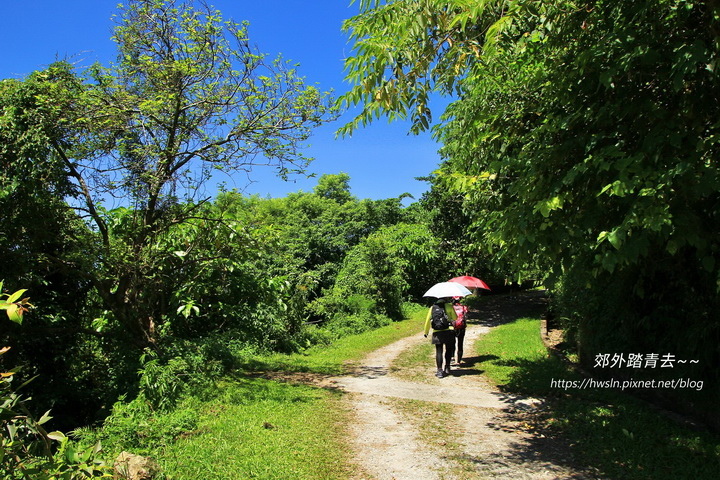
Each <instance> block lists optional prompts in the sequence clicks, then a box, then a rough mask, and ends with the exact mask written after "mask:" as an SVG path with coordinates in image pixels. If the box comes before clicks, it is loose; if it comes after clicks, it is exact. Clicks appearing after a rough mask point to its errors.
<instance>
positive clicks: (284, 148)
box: [3, 0, 333, 345]
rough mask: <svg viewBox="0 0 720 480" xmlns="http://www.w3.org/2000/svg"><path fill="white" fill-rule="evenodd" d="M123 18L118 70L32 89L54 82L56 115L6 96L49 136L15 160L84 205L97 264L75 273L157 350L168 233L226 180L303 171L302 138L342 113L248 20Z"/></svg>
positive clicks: (192, 12) (164, 7) (175, 7)
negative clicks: (58, 175)
mask: <svg viewBox="0 0 720 480" xmlns="http://www.w3.org/2000/svg"><path fill="white" fill-rule="evenodd" d="M121 9H122V10H121V15H120V16H119V19H118V23H117V26H116V27H115V35H114V37H113V38H114V40H115V41H116V43H117V48H118V57H117V61H116V62H115V63H113V64H111V65H110V66H108V67H103V66H100V65H94V66H92V67H91V68H90V69H89V71H88V73H87V75H86V76H80V75H77V74H75V73H74V72H72V70H71V68H70V66H69V65H67V64H62V63H61V64H57V65H53V66H52V67H51V68H50V69H49V70H48V73H46V74H38V75H35V76H34V77H33V78H32V79H31V80H32V81H38V82H40V83H41V84H43V85H45V88H46V90H47V95H46V96H44V97H42V98H41V99H40V101H42V102H43V106H47V105H50V106H54V108H48V109H46V110H47V111H46V110H42V109H38V108H37V105H32V104H31V103H32V101H35V102H36V103H37V101H38V100H37V99H35V100H33V98H34V97H24V98H19V97H18V96H17V95H14V96H13V95H7V94H6V95H4V98H3V106H4V107H5V108H3V117H4V118H3V122H5V123H6V124H8V125H15V124H16V123H17V122H16V117H17V116H18V115H20V116H23V115H24V117H23V118H30V119H31V121H32V122H35V123H34V125H33V128H34V129H36V130H39V131H40V132H41V135H40V134H39V135H37V136H34V137H32V138H28V137H27V136H26V135H21V134H19V133H18V134H17V135H15V136H14V137H13V138H11V139H10V142H11V143H12V144H13V145H20V144H26V143H28V142H33V143H34V144H36V145H39V147H38V148H37V149H35V150H34V151H29V150H28V149H26V150H25V153H21V154H20V155H19V156H17V157H15V158H11V159H10V161H11V162H15V163H17V162H20V161H26V162H27V161H28V159H30V160H29V162H30V163H31V164H32V167H33V168H47V167H42V165H45V164H49V165H53V166H54V167H52V169H53V172H55V171H58V170H60V171H62V172H63V173H64V175H65V178H66V179H68V180H69V188H70V193H71V194H72V195H71V197H72V199H71V205H72V207H74V209H75V211H76V212H77V214H78V215H80V216H81V217H83V218H84V219H85V220H86V221H87V222H88V225H89V226H90V227H91V229H92V231H93V232H94V233H95V234H96V238H95V239H94V240H93V241H92V242H91V243H88V244H86V245H85V248H87V249H88V252H87V253H89V255H90V258H91V260H90V262H89V265H90V268H88V264H86V265H84V266H80V265H76V267H77V270H76V271H77V273H78V274H79V275H80V276H82V277H86V278H87V279H88V281H90V282H91V283H92V285H93V286H94V289H95V291H96V292H97V294H98V296H99V297H100V298H101V300H102V303H103V305H104V308H105V309H107V310H108V311H110V312H111V315H112V317H113V318H114V320H116V321H117V322H119V325H121V326H122V330H124V331H126V332H128V333H130V335H131V337H132V339H133V341H134V342H135V343H136V344H138V345H146V344H149V343H153V342H154V341H155V339H156V332H157V330H156V327H157V325H158V324H159V323H160V322H161V321H162V317H163V315H165V314H166V313H167V304H166V302H165V299H164V298H165V296H166V294H167V292H166V288H167V285H168V282H167V281H168V279H169V278H170V277H172V274H171V273H169V272H161V271H160V269H159V268H158V267H159V266H160V265H161V264H162V263H163V262H165V259H166V258H167V257H168V256H171V255H173V253H172V252H167V251H162V250H160V249H158V248H157V247H158V246H159V245H161V244H162V243H163V242H162V238H163V236H164V235H166V234H167V233H168V232H169V231H170V229H172V228H173V226H174V225H177V224H180V223H183V222H184V221H186V220H187V219H188V218H190V217H192V216H193V215H194V214H195V213H196V211H197V205H200V204H202V203H203V201H204V199H203V195H204V194H205V190H204V188H205V186H206V185H207V182H208V181H209V180H210V179H211V177H212V175H213V174H215V173H218V172H224V173H228V174H232V173H237V172H240V173H246V174H247V173H250V171H251V170H252V169H253V168H254V167H255V166H258V165H266V166H269V167H273V168H276V169H277V171H278V173H279V175H281V176H287V175H290V174H293V173H298V172H302V171H304V169H305V168H306V166H307V164H308V162H309V161H310V159H309V158H306V157H305V156H304V155H303V153H302V151H301V149H302V146H303V142H304V141H305V140H306V139H307V138H308V137H309V135H310V133H311V130H312V128H313V127H315V126H317V125H319V124H321V123H322V122H324V121H325V120H327V119H329V118H330V117H331V116H332V112H333V109H332V107H330V106H329V105H330V104H329V102H328V98H327V96H326V95H324V94H321V93H320V92H319V91H318V90H317V89H316V88H315V87H311V86H306V85H305V83H304V81H303V79H302V78H300V77H299V76H298V75H297V73H296V71H295V70H294V69H292V68H290V67H289V66H288V65H287V64H286V63H285V62H283V61H282V60H281V59H280V58H278V59H275V60H270V59H268V58H267V57H266V56H265V55H263V54H261V53H259V52H258V51H257V50H256V49H255V48H254V47H253V46H252V44H251V42H250V39H249V38H248V34H247V24H237V23H233V22H225V21H223V19H222V18H221V15H220V13H219V12H218V11H215V10H212V9H211V8H210V7H208V6H207V5H205V4H204V3H199V4H197V5H196V4H195V3H194V2H180V1H174V0H169V1H163V0H132V1H130V2H128V3H127V5H126V6H124V7H121ZM53 72H54V73H53ZM58 72H59V73H58ZM51 73H53V74H52V75H51ZM13 85H15V86H17V87H18V89H22V82H13ZM18 89H14V87H13V88H10V90H12V92H11V93H13V94H14V93H17V92H18V91H19V90H18ZM4 93H7V92H4ZM30 111H33V112H35V113H36V114H35V115H33V114H28V112H30ZM15 131H16V133H17V132H18V130H17V129H16V130H15ZM40 147H42V148H40ZM17 150H18V151H20V150H21V149H20V148H19V147H18V149H17ZM113 200H119V201H120V202H121V203H122V204H123V205H125V206H128V207H130V210H129V211H128V212H127V213H122V214H119V215H118V214H114V213H109V212H108V211H107V210H105V209H104V208H103V205H105V204H107V203H108V202H112V201H113ZM168 276H169V277H168ZM165 277H167V278H165ZM176 281H177V280H176ZM170 284H172V283H170Z"/></svg>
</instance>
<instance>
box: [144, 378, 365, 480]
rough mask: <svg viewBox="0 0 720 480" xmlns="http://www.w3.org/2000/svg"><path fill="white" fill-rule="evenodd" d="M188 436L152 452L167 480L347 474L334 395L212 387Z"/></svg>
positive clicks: (253, 383)
mask: <svg viewBox="0 0 720 480" xmlns="http://www.w3.org/2000/svg"><path fill="white" fill-rule="evenodd" d="M219 388H220V389H221V390H222V393H221V395H220V396H219V397H218V398H217V399H215V400H214V401H212V402H209V403H207V404H205V405H204V406H203V411H202V414H201V416H202V420H201V422H200V423H199V428H198V430H197V431H196V432H194V433H193V434H190V435H187V436H186V437H185V438H181V439H179V440H178V441H176V442H174V443H173V444H172V445H170V446H169V447H166V448H165V449H164V451H162V452H159V455H158V456H159V459H160V461H161V463H162V464H163V470H164V472H165V473H166V474H167V475H168V476H169V477H170V478H173V479H187V480H190V479H204V480H226V479H227V480H230V479H240V478H243V479H244V478H248V479H250V478H257V479H288V478H293V479H308V480H310V479H318V478H327V479H342V478H348V477H349V476H350V472H351V470H352V467H351V465H350V463H349V461H348V452H347V448H346V446H345V442H344V438H345V437H346V433H345V431H344V429H343V425H345V424H346V423H347V422H344V421H338V420H342V418H343V416H344V415H346V414H347V413H346V412H345V411H344V410H343V406H342V403H341V402H340V398H339V394H337V393H333V392H330V391H327V390H322V389H318V388H312V387H309V386H304V385H292V384H287V383H281V382H276V381H271V380H265V379H245V380H239V381H235V382H228V383H226V384H224V385H221V386H220V387H219Z"/></svg>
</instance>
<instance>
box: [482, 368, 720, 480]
mask: <svg viewBox="0 0 720 480" xmlns="http://www.w3.org/2000/svg"><path fill="white" fill-rule="evenodd" d="M491 361H492V362H494V363H495V364H497V365H502V366H506V367H510V368H512V369H513V372H512V373H511V375H510V378H509V381H508V382H507V383H506V384H505V385H504V386H503V387H502V390H503V391H504V392H506V393H521V394H525V395H534V396H541V397H543V398H545V403H544V405H543V407H542V408H541V409H540V411H539V412H535V413H533V414H532V415H528V416H527V418H525V419H524V422H527V424H529V425H530V426H531V427H530V429H531V431H533V432H534V435H533V436H532V437H531V438H530V440H529V441H528V442H527V443H518V444H517V445H515V446H514V447H513V448H514V449H513V451H512V453H511V455H513V456H515V457H517V458H518V459H522V460H527V459H530V458H533V459H535V460H547V461H549V462H552V463H554V464H556V465H563V464H565V465H568V466H572V467H574V468H579V469H580V470H581V471H585V472H587V473H584V474H582V475H581V476H579V477H571V478H610V479H653V480H666V479H667V480H670V479H672V480H684V479H688V480H690V479H692V480H697V479H715V478H718V477H717V472H718V471H720V437H719V436H717V435H713V434H712V433H710V432H707V431H699V430H697V429H692V428H689V427H687V426H684V425H680V424H678V423H676V422H674V421H672V420H670V419H669V418H666V417H664V416H663V415H662V414H661V413H659V412H658V411H657V410H655V409H653V408H652V407H650V406H649V405H648V404H646V403H644V402H642V401H640V400H638V399H636V398H633V397H631V396H629V395H626V394H623V393H622V392H619V391H613V390H603V389H587V390H581V389H579V385H580V383H577V384H574V383H572V382H575V381H578V382H579V381H580V380H581V377H580V376H579V375H577V374H575V373H574V372H569V371H568V370H567V369H566V368H565V367H564V366H563V365H562V364H561V362H560V361H559V360H558V359H556V358H554V357H548V358H543V359H540V360H537V361H528V360H522V359H511V360H503V359H495V360H491ZM510 415H512V414H510Z"/></svg>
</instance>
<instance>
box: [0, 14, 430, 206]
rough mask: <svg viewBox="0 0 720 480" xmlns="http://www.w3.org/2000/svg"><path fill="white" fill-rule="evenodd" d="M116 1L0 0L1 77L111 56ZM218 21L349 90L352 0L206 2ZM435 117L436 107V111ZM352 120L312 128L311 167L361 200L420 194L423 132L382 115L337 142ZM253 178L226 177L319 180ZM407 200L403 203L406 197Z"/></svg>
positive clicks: (281, 189)
mask: <svg viewBox="0 0 720 480" xmlns="http://www.w3.org/2000/svg"><path fill="white" fill-rule="evenodd" d="M117 3H118V1H117V0H68V1H65V2H59V1H57V0H0V51H2V57H1V58H2V60H1V61H0V78H10V77H16V78H18V77H20V78H21V77H23V76H25V75H27V74H28V73H30V72H31V71H33V70H37V69H41V68H43V67H44V66H46V65H48V64H49V63H51V62H53V61H54V60H55V59H65V58H67V59H69V60H70V61H73V62H77V63H78V65H81V66H82V65H89V64H91V63H93V62H95V61H99V62H101V63H104V64H107V63H108V62H109V61H111V60H113V59H114V55H115V46H114V43H113V42H112V41H111V40H110V35H111V32H112V26H113V23H112V21H111V16H112V15H113V14H114V13H117V10H116V5H117ZM208 3H210V4H211V5H213V6H215V7H216V8H217V9H219V10H220V11H221V12H222V13H223V17H224V18H226V19H227V18H231V19H233V20H236V21H241V20H247V21H249V22H250V39H251V41H252V42H253V43H255V44H256V45H257V47H258V48H259V50H260V51H262V52H264V53H267V54H269V55H271V56H273V57H274V56H276V55H277V54H282V56H283V58H285V59H286V60H289V61H292V62H293V63H299V65H300V66H299V68H298V70H299V72H300V74H301V75H302V76H304V77H305V78H306V81H307V83H311V84H318V86H319V87H320V88H321V89H322V90H329V89H333V90H334V91H335V92H336V94H340V93H343V92H345V91H346V90H347V89H348V88H349V85H348V84H347V83H345V82H344V80H343V78H344V72H343V59H344V58H345V57H346V56H348V55H349V54H350V51H351V48H352V45H351V44H350V43H349V42H348V40H347V37H346V35H345V34H344V33H343V32H342V31H341V25H342V22H343V20H344V19H346V18H349V17H351V16H353V15H355V14H356V13H357V5H356V4H353V5H350V0H254V1H249V0H214V1H212V0H210V1H209V2H208ZM434 114H435V116H436V117H438V116H439V114H440V111H439V110H438V111H435V112H434ZM349 118H350V117H349V116H348V115H347V114H346V115H345V116H344V117H342V118H341V119H340V120H339V121H338V122H335V123H334V124H330V125H326V126H324V127H321V128H320V129H318V130H317V131H316V133H315V134H314V135H313V137H312V138H311V139H310V141H309V144H310V147H309V148H308V149H307V151H306V154H308V155H309V156H312V157H315V161H314V162H313V163H312V164H311V166H310V171H311V172H314V173H316V174H317V175H318V176H319V175H321V174H323V173H339V172H345V173H347V174H349V175H350V177H351V180H350V186H351V190H352V193H353V194H354V195H355V196H357V197H360V198H371V199H381V198H391V197H397V196H399V195H401V194H402V193H405V192H408V193H410V194H412V195H413V196H414V197H415V198H416V199H419V198H420V195H421V194H422V193H423V192H424V191H425V190H426V189H427V184H426V183H424V182H419V181H417V180H415V177H419V176H425V175H427V174H428V173H430V172H432V171H433V170H434V169H436V168H437V166H438V163H439V161H440V159H439V156H438V155H437V150H438V147H439V146H438V145H437V144H436V143H435V142H434V141H433V140H432V139H431V138H430V135H429V134H423V135H420V136H414V135H408V127H409V125H408V124H407V123H402V122H395V123H392V124H388V122H387V121H386V120H384V119H380V120H378V121H376V122H375V123H374V124H372V125H371V126H369V127H367V128H364V129H361V130H359V131H357V132H356V133H354V134H353V136H352V137H351V138H344V139H336V138H335V130H336V129H337V128H338V127H339V126H341V125H342V123H344V121H347V120H348V119H349ZM253 180H254V183H252V184H250V185H247V179H246V178H245V177H244V176H242V175H239V176H237V177H236V178H234V179H231V180H230V181H228V182H227V186H228V187H229V188H237V189H239V190H243V191H245V193H247V194H259V195H261V196H263V197H264V196H272V197H281V196H285V195H287V193H289V192H293V191H298V190H303V191H310V190H312V188H313V187H314V185H315V184H316V182H317V179H312V178H311V179H304V178H299V179H296V180H295V181H294V182H289V183H288V182H284V181H282V180H281V179H279V178H277V177H275V176H274V173H273V172H272V171H271V170H269V169H263V170H256V171H255V172H254V173H253ZM406 203H407V202H406Z"/></svg>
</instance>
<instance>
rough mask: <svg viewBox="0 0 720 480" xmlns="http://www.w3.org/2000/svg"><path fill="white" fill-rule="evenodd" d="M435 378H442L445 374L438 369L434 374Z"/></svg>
mask: <svg viewBox="0 0 720 480" xmlns="http://www.w3.org/2000/svg"><path fill="white" fill-rule="evenodd" d="M435 376H436V377H438V378H443V377H444V376H445V374H444V373H443V371H442V370H441V369H439V368H438V371H437V373H436V374H435Z"/></svg>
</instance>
